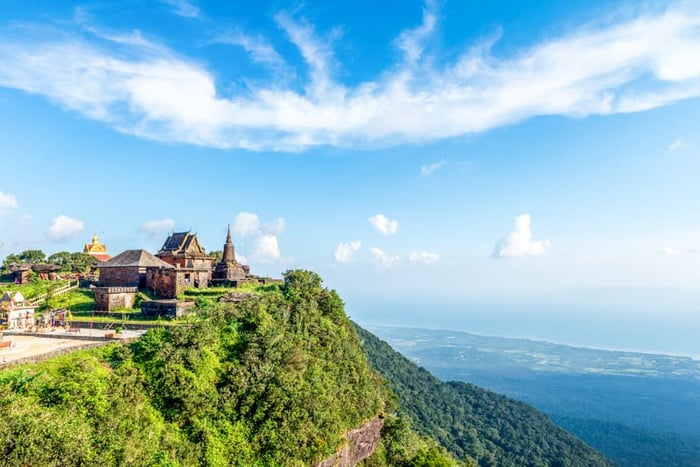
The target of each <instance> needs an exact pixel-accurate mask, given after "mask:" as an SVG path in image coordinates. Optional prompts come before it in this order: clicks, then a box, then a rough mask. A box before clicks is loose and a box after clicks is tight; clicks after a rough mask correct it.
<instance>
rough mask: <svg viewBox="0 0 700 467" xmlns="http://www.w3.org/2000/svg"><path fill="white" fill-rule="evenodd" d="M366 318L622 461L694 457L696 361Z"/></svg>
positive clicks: (699, 437)
mask: <svg viewBox="0 0 700 467" xmlns="http://www.w3.org/2000/svg"><path fill="white" fill-rule="evenodd" d="M365 327H366V328H368V329H369V330H370V331H372V332H373V333H375V334H376V335H377V336H379V337H380V338H382V339H384V340H386V341H387V342H388V343H389V344H390V345H391V346H392V347H393V348H394V349H396V350H397V351H399V352H401V353H402V354H404V355H405V356H406V357H407V358H409V359H410V360H412V361H413V362H415V363H417V364H418V365H420V366H422V367H424V368H426V369H427V370H429V371H431V372H432V373H433V374H435V375H436V376H438V377H439V378H440V379H442V380H444V381H463V382H468V383H473V384H476V385H478V386H482V387H485V388H487V389H490V390H492V391H495V392H499V393H502V394H505V395H507V396H509V397H512V398H515V399H518V400H521V401H524V402H527V403H529V404H531V405H533V406H535V407H536V408H538V409H540V410H542V411H544V412H545V413H546V414H548V415H549V416H550V417H551V418H552V420H553V421H555V422H556V423H557V424H559V425H560V426H561V427H563V428H565V429H567V430H569V431H571V432H572V433H574V434H575V435H576V436H578V437H579V438H581V439H582V440H584V441H585V442H587V443H589V444H590V445H592V446H593V447H595V448H597V449H599V450H600V451H601V452H603V453H604V454H605V455H607V456H608V457H609V458H611V459H613V460H614V461H616V462H618V463H619V464H620V465H623V466H625V465H629V466H635V465H646V466H654V465H658V466H662V465H676V466H697V465H700V425H699V424H698V423H697V420H698V419H700V361H697V360H694V359H692V358H690V357H683V356H672V355H656V354H645V353H636V352H624V351H612V350H601V349H591V348H582V347H571V346H567V345H561V344H553V343H549V342H543V341H534V340H528V339H513V338H502V337H491V336H481V335H475V334H470V333H466V332H460V331H445V330H431V329H420V328H402V327H388V326H368V325H365Z"/></svg>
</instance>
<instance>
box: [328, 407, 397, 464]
mask: <svg viewBox="0 0 700 467" xmlns="http://www.w3.org/2000/svg"><path fill="white" fill-rule="evenodd" d="M383 426H384V419H383V418H382V417H381V416H378V417H375V418H373V419H372V420H370V421H368V422H367V423H365V424H364V425H361V426H360V427H358V428H355V429H354V430H350V431H348V432H347V433H346V434H345V438H346V439H347V442H346V443H345V444H344V445H343V447H342V448H341V449H340V450H339V451H338V452H337V453H335V454H334V455H332V456H331V457H329V458H328V459H326V460H324V461H323V462H320V463H318V464H316V467H352V466H354V465H357V463H359V462H360V461H361V460H363V459H366V458H367V457H369V456H371V455H372V453H374V450H375V449H377V445H378V444H379V439H380V437H381V431H382V427H383Z"/></svg>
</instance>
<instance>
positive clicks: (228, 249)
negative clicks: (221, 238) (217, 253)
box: [221, 225, 236, 261]
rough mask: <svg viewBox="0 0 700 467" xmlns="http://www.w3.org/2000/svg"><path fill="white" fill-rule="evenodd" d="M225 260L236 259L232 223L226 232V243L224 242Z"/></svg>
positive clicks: (223, 257) (223, 258)
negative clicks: (232, 238)
mask: <svg viewBox="0 0 700 467" xmlns="http://www.w3.org/2000/svg"><path fill="white" fill-rule="evenodd" d="M221 259H222V260H223V261H236V253H235V251H234V248H233V240H231V225H229V226H228V231H227V232H226V243H225V244H224V254H223V256H222V258H221Z"/></svg>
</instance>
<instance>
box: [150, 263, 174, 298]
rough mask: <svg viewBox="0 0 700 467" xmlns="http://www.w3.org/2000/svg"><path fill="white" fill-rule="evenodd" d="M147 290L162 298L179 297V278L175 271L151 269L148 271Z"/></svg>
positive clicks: (158, 268)
mask: <svg viewBox="0 0 700 467" xmlns="http://www.w3.org/2000/svg"><path fill="white" fill-rule="evenodd" d="M146 288H148V289H149V290H151V291H153V293H154V294H155V295H156V296H157V297H160V298H175V297H177V276H176V274H175V271H174V270H173V269H167V268H160V267H149V268H148V269H147V270H146Z"/></svg>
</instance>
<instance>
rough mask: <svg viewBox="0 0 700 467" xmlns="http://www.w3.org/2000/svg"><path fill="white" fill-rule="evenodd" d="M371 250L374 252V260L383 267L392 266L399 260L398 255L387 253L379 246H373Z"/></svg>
mask: <svg viewBox="0 0 700 467" xmlns="http://www.w3.org/2000/svg"><path fill="white" fill-rule="evenodd" d="M370 251H371V252H372V257H373V258H374V262H375V263H377V264H378V265H380V266H383V267H391V266H392V265H393V264H394V263H395V262H397V261H398V260H399V257H398V256H392V255H389V254H386V253H384V252H383V251H382V250H380V249H379V248H372V249H371V250H370Z"/></svg>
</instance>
